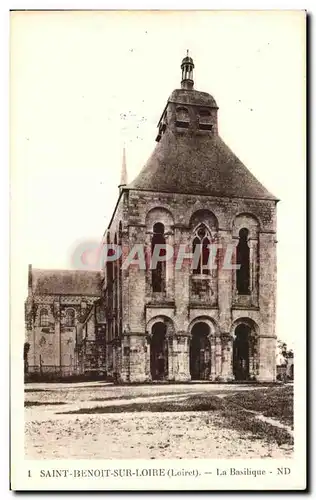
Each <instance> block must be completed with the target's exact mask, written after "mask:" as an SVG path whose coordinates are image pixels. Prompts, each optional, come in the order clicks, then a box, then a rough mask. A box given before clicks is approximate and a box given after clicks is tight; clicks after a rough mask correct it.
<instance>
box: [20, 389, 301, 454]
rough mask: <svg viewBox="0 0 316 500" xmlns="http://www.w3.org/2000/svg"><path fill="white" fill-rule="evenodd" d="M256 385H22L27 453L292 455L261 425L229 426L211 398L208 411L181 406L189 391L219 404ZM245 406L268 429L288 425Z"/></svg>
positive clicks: (286, 444) (285, 429)
mask: <svg viewBox="0 0 316 500" xmlns="http://www.w3.org/2000/svg"><path fill="white" fill-rule="evenodd" d="M258 389H259V390H260V389H262V387H260V386H245V385H243V386H237V385H219V384H218V385H217V384H181V385H145V386H114V385H111V384H106V383H103V382H90V383H87V382H83V383H76V384H43V383H41V384H39V383H38V384H35V383H34V384H27V385H26V386H25V405H26V407H25V454H26V458H29V459H67V458H72V459H88V458H91V459H137V458H144V459H157V458H166V459H172V458H178V459H189V458H268V457H269V458H286V457H290V456H291V454H292V452H293V445H292V444H291V443H289V442H287V441H286V440H285V441H284V442H283V441H280V440H278V439H276V440H273V439H271V437H269V439H268V436H267V439H266V438H265V436H264V435H263V434H262V432H261V433H257V431H256V430H253V429H252V428H250V427H249V429H251V430H245V429H244V430H242V429H240V428H239V427H238V426H234V425H232V426H231V428H230V427H229V426H227V425H226V426H223V418H224V412H223V411H222V410H221V408H220V405H216V407H215V406H214V405H213V407H212V411H211V410H206V411H186V409H185V408H186V401H189V400H192V399H194V398H196V400H197V401H198V400H200V399H202V400H203V401H205V400H206V401H208V400H210V401H211V400H212V401H216V402H218V403H221V401H225V398H228V397H229V396H233V395H236V394H238V393H239V392H242V394H245V391H257V390H258ZM269 390H270V389H267V391H269ZM276 390H278V389H275V388H274V391H276ZM258 394H259V393H258ZM249 395H250V393H249ZM152 403H161V404H164V405H166V403H168V405H167V407H168V408H169V407H170V408H172V405H173V404H174V405H179V404H180V403H181V404H183V408H184V411H179V410H178V409H177V411H163V412H162V411H159V412H156V411H151V410H150V409H149V408H150V404H152ZM169 403H170V404H169ZM118 406H119V407H120V408H117V407H118ZM217 406H218V408H217ZM152 407H153V406H152ZM135 408H137V410H136V411H135ZM139 408H140V409H139ZM114 410H115V411H114ZM117 410H119V411H120V412H119V413H118V412H117ZM125 410H126V411H125ZM242 411H243V409H242ZM244 411H245V412H248V413H245V415H248V414H249V415H250V414H251V413H255V417H256V418H257V417H258V420H260V421H262V420H265V419H266V421H267V422H268V421H269V424H266V425H269V426H270V428H271V426H274V427H273V429H274V428H276V427H281V428H282V429H281V430H282V432H284V433H287V432H289V433H290V432H291V429H290V428H289V427H287V426H285V425H284V424H282V423H281V422H280V421H278V420H276V419H271V418H270V419H267V417H265V416H264V415H263V414H261V413H260V412H255V411H253V412H252V411H249V409H247V410H244ZM71 412H73V413H71ZM76 412H80V413H76ZM81 412H82V413H81ZM251 417H252V418H253V415H251Z"/></svg>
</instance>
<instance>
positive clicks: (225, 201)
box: [10, 10, 306, 491]
mask: <svg viewBox="0 0 316 500" xmlns="http://www.w3.org/2000/svg"><path fill="white" fill-rule="evenodd" d="M10 30H11V35H10V45H11V47H10V137H11V155H10V156H11V451H12V453H11V455H12V463H11V487H12V489H13V490H18V491H22V490H43V491H44V490H108V491H114V490H124V491H135V490H170V491H171V490H185V491H191V490H240V491H242V490H304V489H305V488H306V400H305V395H306V363H305V361H306V360H305V349H306V331H305V324H306V321H305V317H306V314H305V310H306V297H305V288H306V287H305V261H304V259H305V255H306V251H305V211H306V207H305V205H306V200H305V186H306V166H305V155H306V152H305V136H306V130H305V119H306V104H305V99H306V91H305V86H306V67H305V64H306V62H305V61H306V13H305V12H304V11H211V10H209V11H13V12H11V26H10ZM294 365H295V369H294Z"/></svg>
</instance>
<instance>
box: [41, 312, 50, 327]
mask: <svg viewBox="0 0 316 500" xmlns="http://www.w3.org/2000/svg"><path fill="white" fill-rule="evenodd" d="M40 325H41V326H48V325H49V322H48V311H47V309H42V310H41V314H40Z"/></svg>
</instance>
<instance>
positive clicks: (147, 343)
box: [144, 333, 151, 381]
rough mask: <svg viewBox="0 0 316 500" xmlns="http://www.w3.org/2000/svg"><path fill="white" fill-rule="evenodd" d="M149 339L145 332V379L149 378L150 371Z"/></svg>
mask: <svg viewBox="0 0 316 500" xmlns="http://www.w3.org/2000/svg"><path fill="white" fill-rule="evenodd" d="M150 341H151V337H150V336H149V335H148V333H147V334H146V339H145V344H144V351H145V376H146V380H148V381H149V380H151V371H150Z"/></svg>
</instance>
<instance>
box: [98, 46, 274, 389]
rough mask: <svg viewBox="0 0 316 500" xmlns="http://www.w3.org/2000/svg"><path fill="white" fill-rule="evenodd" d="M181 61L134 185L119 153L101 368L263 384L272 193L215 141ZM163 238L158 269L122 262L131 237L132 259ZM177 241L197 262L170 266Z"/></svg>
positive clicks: (270, 304) (209, 113) (119, 373)
mask: <svg viewBox="0 0 316 500" xmlns="http://www.w3.org/2000/svg"><path fill="white" fill-rule="evenodd" d="M181 69H182V81H181V88H180V89H177V90H174V91H173V92H172V94H171V95H170V97H169V99H168V102H167V104H166V107H165V109H164V110H163V112H162V115H161V118H160V121H159V124H158V135H157V138H156V141H157V145H156V147H155V149H154V151H153V153H152V155H151V157H150V158H149V160H148V161H147V163H146V165H145V166H144V167H143V169H142V170H141V172H140V173H139V175H138V176H137V178H136V179H135V180H134V181H133V182H131V183H130V184H126V175H125V171H126V166H125V157H124V168H123V171H124V175H123V176H122V181H121V185H120V194H119V199H118V202H117V205H116V208H115V211H114V214H113V216H112V219H111V222H110V224H109V227H108V230H107V232H106V242H107V243H108V244H117V245H121V246H122V248H123V255H122V257H121V258H120V260H116V261H113V262H109V261H108V262H107V263H106V265H105V281H104V286H103V291H102V294H103V299H102V300H104V301H105V302H104V303H105V308H106V316H107V325H106V357H107V361H106V368H107V372H108V375H112V376H113V378H115V379H117V380H119V381H122V382H143V381H150V380H170V381H171V380H173V381H188V380H195V379H200V380H213V381H232V380H258V381H261V382H271V381H273V380H275V345H276V335H275V295H276V203H277V199H276V198H275V197H274V196H273V195H272V194H270V193H269V192H268V191H267V190H266V189H265V188H264V187H263V186H262V185H261V184H260V182H259V181H257V179H256V178H255V177H254V176H253V175H252V174H251V173H250V172H249V170H247V168H246V167H245V166H244V165H243V164H242V162H241V161H240V160H239V159H238V158H237V157H236V155H235V154H234V153H233V152H232V151H231V150H230V149H229V148H228V146H227V145H226V144H225V143H224V142H223V140H222V139H221V138H220V136H219V134H218V107H217V104H216V101H215V99H214V98H213V97H212V96H211V95H210V94H208V93H206V92H200V91H197V90H195V89H194V81H193V69H194V63H193V60H192V58H191V57H189V55H187V57H185V58H184V59H183V61H182V64H181ZM159 244H160V245H161V244H162V245H163V244H168V245H170V246H172V247H173V248H174V257H173V258H171V259H168V260H166V261H165V262H158V264H157V267H156V269H150V266H147V268H146V269H140V268H139V267H140V266H138V265H137V264H135V263H133V264H132V265H129V266H124V259H126V256H127V254H128V253H129V252H130V251H131V250H132V248H133V247H134V246H135V245H138V247H137V248H138V249H139V252H138V254H136V255H135V259H136V258H137V256H138V257H139V255H140V254H141V248H143V247H144V246H145V248H146V256H147V257H148V255H149V256H151V255H152V254H153V253H154V251H155V248H156V246H157V245H159ZM212 245H213V246H214V247H215V248H216V249H217V250H216V254H214V262H215V265H212V266H211V267H212V268H210V266H208V262H209V260H210V252H211V250H210V249H211V248H212ZM157 248H158V247H157ZM183 248H186V252H187V254H189V252H191V253H192V254H193V255H196V254H195V251H196V249H197V248H198V249H199V252H200V253H198V254H197V255H198V260H197V265H196V266H192V262H191V261H192V259H191V261H190V260H188V259H184V260H183V265H182V266H181V267H180V268H179V266H178V265H176V257H177V254H178V257H179V252H180V251H183ZM181 249H182V250H181ZM160 252H161V251H160ZM158 254H159V255H160V256H162V255H163V253H159V252H158ZM184 257H185V256H184ZM147 260H148V259H147ZM193 260H194V259H193ZM122 264H123V268H122ZM192 267H194V268H193V269H192Z"/></svg>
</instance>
